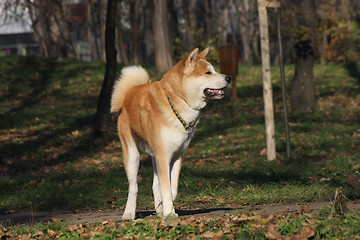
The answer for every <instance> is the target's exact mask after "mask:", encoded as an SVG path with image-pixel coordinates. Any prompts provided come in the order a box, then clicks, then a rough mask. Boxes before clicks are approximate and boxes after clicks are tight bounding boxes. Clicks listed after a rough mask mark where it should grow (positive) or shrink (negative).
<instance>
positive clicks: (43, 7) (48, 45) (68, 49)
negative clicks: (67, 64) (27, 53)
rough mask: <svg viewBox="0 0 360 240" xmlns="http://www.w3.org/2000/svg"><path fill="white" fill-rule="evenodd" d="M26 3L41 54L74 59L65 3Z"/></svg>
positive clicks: (47, 0) (44, 1)
mask: <svg viewBox="0 0 360 240" xmlns="http://www.w3.org/2000/svg"><path fill="white" fill-rule="evenodd" d="M26 3H27V8H28V9H29V14H30V18H31V21H32V28H33V29H34V33H35V38H36V40H37V41H38V42H39V43H40V44H39V45H40V46H41V52H42V54H44V55H45V56H57V57H65V58H75V50H74V47H73V45H72V30H71V26H70V24H69V22H68V19H67V17H68V12H67V6H66V3H64V2H62V1H56V2H53V1H51V0H43V1H42V0H34V1H30V0H27V1H26ZM54 13H56V14H54Z"/></svg>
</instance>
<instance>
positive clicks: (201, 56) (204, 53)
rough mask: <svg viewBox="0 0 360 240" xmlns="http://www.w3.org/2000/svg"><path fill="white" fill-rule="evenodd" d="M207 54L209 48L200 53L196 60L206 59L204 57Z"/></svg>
mask: <svg viewBox="0 0 360 240" xmlns="http://www.w3.org/2000/svg"><path fill="white" fill-rule="evenodd" d="M208 53H209V48H208V47H207V48H206V49H205V50H204V51H202V52H201V53H199V55H198V58H204V59H205V57H206V55H207V54H208Z"/></svg>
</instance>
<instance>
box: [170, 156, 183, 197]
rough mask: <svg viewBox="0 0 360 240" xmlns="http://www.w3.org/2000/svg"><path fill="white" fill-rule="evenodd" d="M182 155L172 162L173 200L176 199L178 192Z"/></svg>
mask: <svg viewBox="0 0 360 240" xmlns="http://www.w3.org/2000/svg"><path fill="white" fill-rule="evenodd" d="M181 162H182V159H181V157H180V158H178V159H176V160H175V161H173V162H172V163H171V194H172V200H173V201H175V199H176V196H177V193H178V185H179V175H180V170H181Z"/></svg>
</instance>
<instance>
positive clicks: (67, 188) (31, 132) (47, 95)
mask: <svg viewBox="0 0 360 240" xmlns="http://www.w3.org/2000/svg"><path fill="white" fill-rule="evenodd" d="M104 69H105V68H104V64H102V63H83V62H77V61H72V60H58V59H46V58H39V57H31V58H19V57H3V58H1V59H0V142H1V144H0V152H1V158H0V213H8V212H22V211H30V210H31V209H33V210H34V211H50V210H75V209H83V208H86V207H90V208H117V209H123V208H124V206H125V202H126V197H127V180H126V176H125V172H124V170H123V167H122V161H121V148H120V143H119V140H118V138H117V136H116V126H115V125H116V123H115V122H111V123H109V124H110V126H111V128H112V129H113V135H112V137H111V138H110V139H107V141H94V140H93V139H92V125H93V120H94V114H95V111H96V102H97V96H98V94H99V91H100V87H101V83H102V80H103V74H104ZM119 69H120V68H119ZM149 71H150V75H151V76H152V78H154V79H159V78H160V77H159V76H157V75H156V74H155V73H154V72H155V71H154V69H153V68H149ZM272 73H273V79H274V80H273V88H274V105H275V121H276V123H275V127H276V136H275V137H276V144H277V146H276V147H277V160H276V161H274V162H267V161H266V154H264V149H265V147H266V145H265V133H264V117H263V99H262V85H261V84H262V79H261V67H260V66H250V65H245V66H241V67H240V68H239V75H238V77H237V84H238V95H239V99H238V100H237V101H233V102H231V101H230V99H229V96H230V95H231V94H230V93H231V91H230V90H231V89H227V96H226V98H225V99H223V100H220V101H214V102H210V103H209V104H208V106H207V107H206V109H204V111H203V113H202V115H201V119H200V123H199V126H198V128H197V132H196V134H195V138H194V140H193V142H192V143H191V145H190V148H189V150H188V151H187V153H186V154H185V160H184V166H183V168H182V172H181V176H180V186H179V193H180V195H179V197H178V199H177V200H176V202H175V208H181V209H194V208H213V207H229V206H230V207H231V206H242V205H252V204H272V203H295V202H296V203H305V202H309V201H323V200H330V199H331V198H332V197H333V193H334V191H335V189H336V188H339V187H340V188H341V189H342V191H343V193H344V194H345V195H346V196H347V197H348V198H349V199H355V198H358V197H359V196H360V193H359V192H357V191H356V190H354V189H352V188H351V187H350V186H349V185H348V183H347V180H346V176H347V175H348V174H350V173H354V172H355V170H357V167H356V165H357V164H359V163H360V148H359V146H360V132H359V131H360V130H359V129H360V94H359V93H360V88H359V85H360V82H359V79H358V78H357V77H356V76H354V75H353V74H350V73H353V71H351V72H349V71H348V69H346V67H344V66H341V65H317V66H315V68H314V74H315V84H316V94H317V99H318V106H319V109H318V111H316V112H312V113H306V114H296V113H292V112H290V116H289V118H290V127H291V140H292V156H293V158H292V159H286V158H285V157H284V156H285V139H284V136H285V134H284V127H283V120H282V102H281V95H280V93H281V89H280V81H279V69H278V68H277V67H274V68H272ZM285 73H286V79H287V89H288V92H289V90H290V81H291V78H292V77H293V75H294V66H286V68H285ZM151 184H152V166H151V163H150V161H149V160H148V159H146V158H144V161H142V166H141V168H140V172H139V196H138V199H139V200H138V209H143V210H151V209H152V208H153V198H152V193H151ZM113 198H114V199H116V200H115V201H112V202H111V204H109V201H108V200H109V199H113ZM145 225H146V224H145ZM245 227H246V225H245ZM249 229H250V228H249ZM180 231H190V230H187V229H185V228H184V229H180ZM191 231H195V230H191ZM242 231H244V232H243V233H244V234H246V231H247V230H242ZM249 231H250V230H249ZM250 232H251V233H253V230H251V231H250ZM111 234H112V233H111ZM116 234H117V233H116ZM169 234H170V233H169ZM249 234H250V233H249ZM259 234H260V235H261V234H262V236H263V234H264V231H260V232H259Z"/></svg>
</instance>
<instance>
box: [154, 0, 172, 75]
mask: <svg viewBox="0 0 360 240" xmlns="http://www.w3.org/2000/svg"><path fill="white" fill-rule="evenodd" d="M168 22H169V18H168V9H167V1H163V0H154V16H153V29H154V42H155V66H156V71H157V72H158V73H159V74H162V73H165V72H167V71H168V70H169V69H170V68H171V67H172V65H173V61H172V54H171V52H172V47H171V44H170V34H169V27H168Z"/></svg>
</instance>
